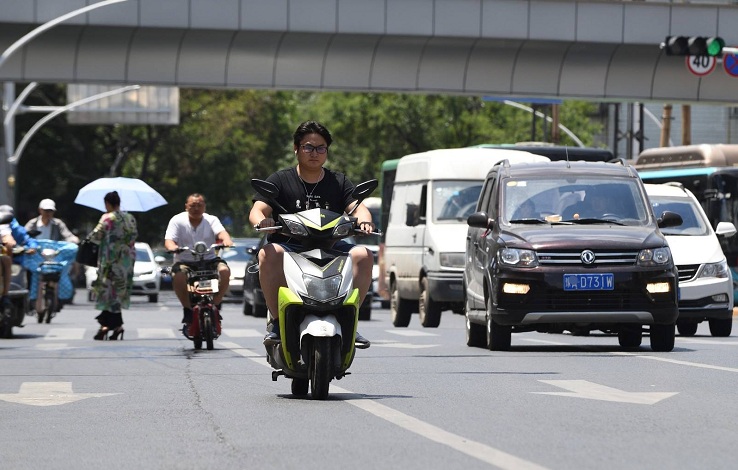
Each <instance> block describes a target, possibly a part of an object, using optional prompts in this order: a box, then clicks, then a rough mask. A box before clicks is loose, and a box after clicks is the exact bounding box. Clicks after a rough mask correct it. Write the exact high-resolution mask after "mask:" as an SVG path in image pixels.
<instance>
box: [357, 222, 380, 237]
mask: <svg viewBox="0 0 738 470" xmlns="http://www.w3.org/2000/svg"><path fill="white" fill-rule="evenodd" d="M356 225H358V227H359V228H358V229H356V235H358V236H360V237H363V236H364V235H368V234H370V233H373V232H374V231H375V230H376V229H377V226H376V225H374V222H359V223H358V224H356Z"/></svg>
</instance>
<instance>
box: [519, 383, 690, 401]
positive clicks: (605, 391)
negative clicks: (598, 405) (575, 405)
mask: <svg viewBox="0 0 738 470" xmlns="http://www.w3.org/2000/svg"><path fill="white" fill-rule="evenodd" d="M539 382H543V383H545V384H549V385H553V386H554V387H559V388H563V389H564V390H569V392H530V393H534V394H537V395H556V396H560V397H575V398H586V399H589V400H601V401H613V402H618V403H634V404H637V405H654V404H656V403H658V402H660V401H661V400H664V399H666V398H669V397H673V396H674V395H676V394H677V393H679V392H626V391H625V390H618V389H617V388H612V387H607V386H605V385H600V384H596V383H594V382H589V381H587V380H539Z"/></svg>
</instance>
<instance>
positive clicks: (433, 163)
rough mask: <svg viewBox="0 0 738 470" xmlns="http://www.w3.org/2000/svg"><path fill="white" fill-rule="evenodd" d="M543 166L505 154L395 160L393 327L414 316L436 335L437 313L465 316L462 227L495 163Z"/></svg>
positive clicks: (482, 151)
mask: <svg viewBox="0 0 738 470" xmlns="http://www.w3.org/2000/svg"><path fill="white" fill-rule="evenodd" d="M502 160H508V161H509V162H510V164H517V163H533V162H547V161H549V159H548V158H546V157H542V156H539V155H533V154H532V153H528V152H521V151H515V150H504V149H486V148H464V149H445V150H432V151H430V152H423V153H417V154H413V155H407V156H405V157H403V158H401V159H400V162H399V163H398V165H397V174H396V177H395V184H394V188H393V191H392V203H391V206H390V215H389V222H388V225H387V230H386V234H385V247H384V273H383V274H384V279H385V282H386V283H387V284H386V285H388V286H389V288H390V311H391V313H392V323H393V324H394V325H395V326H399V327H405V326H407V325H408V324H409V323H410V317H411V315H412V313H413V312H419V313H420V322H421V324H422V325H423V326H425V327H437V326H438V325H439V323H440V321H441V312H442V311H443V310H447V309H451V310H454V311H455V312H457V313H461V312H462V311H463V301H464V288H463V285H462V283H463V273H464V261H465V255H464V252H465V249H466V232H467V225H466V219H467V217H468V216H469V215H470V214H472V213H473V212H474V210H475V208H476V205H477V200H478V199H479V193H480V191H481V190H482V184H483V183H484V179H485V177H486V176H487V173H488V172H489V170H490V169H491V168H492V167H493V166H494V165H495V164H496V163H498V162H500V161H502Z"/></svg>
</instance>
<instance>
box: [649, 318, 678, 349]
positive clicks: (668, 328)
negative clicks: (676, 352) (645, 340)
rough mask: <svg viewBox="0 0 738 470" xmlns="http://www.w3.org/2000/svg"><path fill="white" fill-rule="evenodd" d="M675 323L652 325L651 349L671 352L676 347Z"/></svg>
mask: <svg viewBox="0 0 738 470" xmlns="http://www.w3.org/2000/svg"><path fill="white" fill-rule="evenodd" d="M674 327H675V325H674V323H672V324H671V325H651V350H652V351H660V352H669V351H671V350H672V349H674V336H675V334H674V333H675V331H674V330H675V328H674Z"/></svg>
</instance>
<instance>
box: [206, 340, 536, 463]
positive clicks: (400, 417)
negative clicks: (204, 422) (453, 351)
mask: <svg viewBox="0 0 738 470" xmlns="http://www.w3.org/2000/svg"><path fill="white" fill-rule="evenodd" d="M220 345H221V346H223V347H225V348H228V349H231V350H232V351H233V352H235V353H236V354H240V355H241V356H244V357H247V358H249V359H251V360H252V361H254V362H256V363H257V364H261V365H263V366H266V367H268V368H269V369H271V368H272V367H271V366H270V365H269V364H268V363H267V362H265V361H264V357H263V356H260V355H259V354H257V353H255V352H253V351H251V350H249V349H246V348H242V347H241V346H239V345H238V344H236V343H228V342H223V341H221V342H220ZM331 390H333V391H334V392H338V393H347V394H352V395H356V393H355V392H352V391H349V390H346V389H345V388H341V387H336V386H335V385H331ZM346 403H348V404H349V405H352V406H355V407H357V408H359V409H362V410H364V411H366V412H368V413H371V414H373V415H374V416H376V417H378V418H382V419H384V420H385V421H388V422H390V423H392V424H395V425H397V426H399V427H401V428H403V429H405V430H407V431H410V432H412V433H414V434H417V435H419V436H421V437H425V438H426V439H429V440H431V441H433V442H437V443H439V444H443V445H445V446H448V447H451V448H452V449H454V450H457V451H459V452H461V453H463V454H466V455H468V456H470V457H474V458H475V459H478V460H481V461H482V462H485V463H489V464H491V465H494V466H496V467H499V468H501V469H503V470H548V469H547V468H546V467H543V466H541V465H538V464H535V463H533V462H529V461H527V460H523V459H521V458H519V457H515V456H514V455H512V454H508V453H507V452H504V451H501V450H499V449H495V448H494V447H490V446H488V445H486V444H482V443H480V442H475V441H472V440H469V439H467V438H465V437H463V436H459V435H456V434H453V433H450V432H448V431H444V430H443V429H441V428H439V427H436V426H433V425H432V424H429V423H426V422H424V421H421V420H419V419H417V418H413V417H412V416H409V415H406V414H405V413H402V412H400V411H397V410H395V409H393V408H390V407H388V406H385V405H382V404H379V403H377V402H376V401H374V400H369V399H366V398H362V399H352V400H346Z"/></svg>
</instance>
